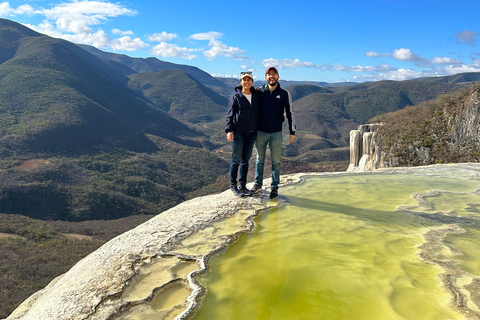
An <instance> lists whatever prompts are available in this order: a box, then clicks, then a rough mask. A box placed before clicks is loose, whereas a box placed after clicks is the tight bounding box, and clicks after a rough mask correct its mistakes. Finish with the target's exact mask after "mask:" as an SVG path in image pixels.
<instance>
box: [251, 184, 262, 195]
mask: <svg viewBox="0 0 480 320" xmlns="http://www.w3.org/2000/svg"><path fill="white" fill-rule="evenodd" d="M250 191H251V192H252V193H257V192H260V191H262V186H261V185H258V184H254V185H253V188H252V189H250Z"/></svg>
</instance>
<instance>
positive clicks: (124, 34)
mask: <svg viewBox="0 0 480 320" xmlns="http://www.w3.org/2000/svg"><path fill="white" fill-rule="evenodd" d="M112 33H113V34H119V35H122V36H133V31H131V30H127V31H122V30H120V29H112Z"/></svg>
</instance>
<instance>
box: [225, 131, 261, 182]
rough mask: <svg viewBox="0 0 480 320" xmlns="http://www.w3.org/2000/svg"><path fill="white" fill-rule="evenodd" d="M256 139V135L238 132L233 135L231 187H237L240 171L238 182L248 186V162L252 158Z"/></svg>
mask: <svg viewBox="0 0 480 320" xmlns="http://www.w3.org/2000/svg"><path fill="white" fill-rule="evenodd" d="M255 137H256V135H255V134H254V133H242V132H237V133H234V134H233V141H232V161H231V162H230V185H231V186H236V185H237V176H238V171H240V178H239V179H238V182H240V184H241V185H242V186H244V185H245V184H247V174H248V161H249V160H250V157H251V156H252V150H253V145H254V144H255ZM239 168H240V170H239Z"/></svg>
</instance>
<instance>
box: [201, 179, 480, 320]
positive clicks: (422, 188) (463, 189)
mask: <svg viewBox="0 0 480 320" xmlns="http://www.w3.org/2000/svg"><path fill="white" fill-rule="evenodd" d="M479 186H480V184H479V182H478V181H473V180H464V179H455V178H440V177H432V176H424V175H407V174H365V175H342V176H323V177H315V178H313V177H312V178H308V179H306V181H304V182H302V183H300V184H297V185H293V186H289V187H285V188H281V189H280V191H281V192H280V193H281V196H282V197H286V198H288V201H289V202H290V203H289V204H287V205H283V206H280V208H274V209H270V210H267V211H263V212H261V213H260V215H259V216H257V217H256V219H255V223H256V228H255V229H254V231H253V232H252V233H249V234H245V235H243V236H242V237H241V238H240V239H239V241H238V242H237V243H236V244H235V245H233V246H232V247H230V248H229V249H228V250H226V252H224V253H223V254H221V255H219V256H215V257H213V258H212V259H211V260H210V262H209V264H210V267H211V268H210V272H209V273H208V274H206V275H205V276H203V277H201V278H200V279H199V280H200V281H201V283H202V284H203V285H204V286H205V287H206V288H207V294H206V296H205V298H204V300H203V305H202V307H201V309H200V311H199V312H198V313H197V314H196V315H195V317H194V319H196V320H197V319H208V320H212V319H222V320H223V319H356V320H363V319H368V320H375V319H379V320H380V319H381V320H389V319H392V320H393V319H399V320H403V319H412V320H413V319H422V320H427V319H432V320H437V319H465V316H464V315H462V314H461V313H460V312H458V311H456V310H454V309H452V308H451V307H450V301H451V295H450V293H449V292H448V290H447V289H446V288H445V286H444V284H443V283H442V281H441V280H440V278H439V275H440V274H441V273H442V272H444V270H443V269H442V268H441V267H440V266H439V265H437V264H432V263H426V262H424V261H422V260H421V259H420V258H419V251H420V249H419V245H420V244H422V243H424V242H425V238H424V234H425V233H426V232H428V231H429V230H431V229H438V228H443V227H445V226H446V225H451V224H456V225H459V226H460V227H462V228H463V229H464V230H465V232H463V233H460V234H449V235H448V236H447V237H446V239H445V243H446V244H448V245H450V246H452V247H455V248H456V249H458V250H460V251H461V252H462V253H463V255H453V254H451V250H448V248H447V247H442V248H440V251H441V257H443V258H445V259H450V260H454V261H457V262H459V264H460V268H461V269H462V271H467V272H469V273H471V274H473V275H474V276H480V266H479V264H478V261H480V252H479V250H478V248H479V244H480V241H479V239H480V232H479V228H478V220H475V219H477V217H478V216H479V208H480V207H479V206H480V199H479V198H478V196H477V195H476V194H475V193H474V191H475V190H476V189H477V188H478V187H479ZM431 190H437V192H436V193H431V194H429V196H427V195H423V196H422V197H420V198H421V199H422V201H421V203H419V202H418V201H417V200H416V199H415V198H414V197H412V194H415V193H427V192H428V191H431ZM438 190H439V191H438ZM417 198H418V197H417ZM275 201H276V200H273V201H271V202H272V204H275V203H274V202H275ZM279 201H282V199H280V200H279ZM439 212H440V213H439ZM439 217H440V218H439ZM442 217H446V218H448V219H446V218H442ZM459 281H460V280H459ZM462 281H464V282H466V283H468V281H469V280H468V277H467V278H463V279H462Z"/></svg>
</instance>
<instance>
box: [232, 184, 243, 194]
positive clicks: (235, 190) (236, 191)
mask: <svg viewBox="0 0 480 320" xmlns="http://www.w3.org/2000/svg"><path fill="white" fill-rule="evenodd" d="M230 190H232V192H233V194H234V195H235V197H243V193H242V192H241V191H240V190H238V187H237V186H231V187H230Z"/></svg>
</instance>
